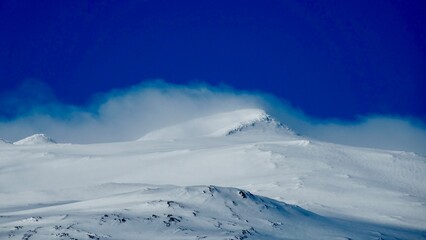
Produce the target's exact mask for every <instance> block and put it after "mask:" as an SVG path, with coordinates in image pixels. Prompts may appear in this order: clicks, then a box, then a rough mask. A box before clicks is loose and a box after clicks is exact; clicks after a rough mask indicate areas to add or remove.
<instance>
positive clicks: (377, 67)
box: [0, 0, 426, 121]
mask: <svg viewBox="0 0 426 240" xmlns="http://www.w3.org/2000/svg"><path fill="white" fill-rule="evenodd" d="M425 13H426V6H425V3H424V1H423V0H418V1H402V0H401V1H396V0H393V1H389V0H374V1H371V0H368V1H366V0H354V1H349V0H347V1H338V0H336V1H332V0H325V1H296V0H276V1H273V0H266V1H200V0H197V1H171V0H169V1H163V0H147V1H121V0H117V1H112V0H110V1H75V0H73V1H53V0H51V1H44V0H37V1H32V0H31V1H30V0H28V1H23V0H18V1H16V0H0V94H1V95H3V98H1V96H0V100H1V99H3V100H2V101H0V104H3V106H0V116H3V117H4V116H7V117H13V116H14V115H16V114H18V112H17V111H15V109H19V106H13V104H10V102H9V103H5V102H7V101H5V98H9V97H10V96H11V94H10V92H11V91H13V90H14V89H17V88H19V86H20V85H22V84H23V83H24V82H25V81H26V80H28V79H36V80H38V81H42V82H45V83H46V84H47V85H49V86H50V87H51V88H52V91H53V93H52V94H54V95H56V98H57V99H58V100H59V101H61V102H64V103H67V104H75V105H84V104H86V103H88V102H89V101H90V98H91V96H92V95H93V94H94V93H97V92H105V91H108V90H111V89H113V88H123V87H128V86H130V85H134V84H137V83H139V82H141V81H144V80H146V79H154V78H161V79H164V80H166V81H168V82H172V83H179V84H186V83H190V82H194V81H201V82H207V83H209V84H213V85H218V84H226V85H229V86H232V87H234V88H236V89H239V90H258V91H264V92H268V93H272V94H274V95H276V96H278V97H280V98H283V99H286V100H288V101H289V102H290V103H292V104H293V105H294V106H296V107H299V108H301V109H302V110H303V111H305V112H306V113H308V114H310V115H313V116H315V117H319V118H340V119H353V118H354V117H356V116H357V115H368V114H386V115H400V116H415V117H418V118H422V119H423V120H424V121H426V91H425V90H426V86H425V85H426V84H425V83H426V29H425V26H426V14H425ZM5 96H7V97H5ZM17 102H19V101H17Z"/></svg>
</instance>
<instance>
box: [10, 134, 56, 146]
mask: <svg viewBox="0 0 426 240" xmlns="http://www.w3.org/2000/svg"><path fill="white" fill-rule="evenodd" d="M55 143H56V142H55V141H54V140H53V139H51V138H49V137H48V136H46V135H44V134H34V135H32V136H29V137H26V138H24V139H21V140H19V141H16V142H14V143H13V144H16V145H39V144H55Z"/></svg>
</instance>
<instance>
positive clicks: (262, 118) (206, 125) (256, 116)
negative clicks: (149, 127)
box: [139, 109, 294, 140]
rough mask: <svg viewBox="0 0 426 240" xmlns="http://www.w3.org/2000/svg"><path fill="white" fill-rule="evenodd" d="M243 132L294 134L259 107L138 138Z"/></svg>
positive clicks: (220, 134) (226, 113) (228, 134)
mask: <svg viewBox="0 0 426 240" xmlns="http://www.w3.org/2000/svg"><path fill="white" fill-rule="evenodd" d="M246 132H262V133H265V132H269V133H272V132H274V133H276V132H281V133H285V135H294V133H293V132H292V131H290V130H289V129H288V128H287V127H285V126H284V125H282V124H281V123H279V122H277V121H276V120H274V119H273V118H272V117H271V116H269V115H268V114H266V113H265V111H263V110H261V109H242V110H236V111H232V112H225V113H219V114H214V115H210V116H206V117H201V118H196V119H193V120H190V121H187V122H184V123H181V124H177V125H173V126H170V127H166V128H163V129H159V130H156V131H153V132H150V133H148V134H146V135H145V136H143V137H142V138H140V139H139V140H160V139H184V138H200V137H221V136H230V135H238V134H243V133H246Z"/></svg>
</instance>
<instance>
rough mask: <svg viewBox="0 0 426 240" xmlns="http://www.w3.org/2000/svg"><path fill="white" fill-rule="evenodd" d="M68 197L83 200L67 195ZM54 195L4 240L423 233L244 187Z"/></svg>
mask: <svg viewBox="0 0 426 240" xmlns="http://www.w3.org/2000/svg"><path fill="white" fill-rule="evenodd" d="M69 191H73V192H74V194H76V193H77V192H78V193H79V194H78V196H81V195H85V198H84V199H78V198H76V197H75V195H74V196H73V197H70V196H69ZM50 194H52V193H50ZM54 196H55V197H56V198H58V199H61V200H62V202H57V203H52V204H50V205H44V206H32V207H24V208H22V209H16V210H15V211H12V212H8V213H6V214H4V215H3V216H2V218H0V238H2V239H6V238H9V239H50V238H52V239H246V238H251V239H265V240H267V239H283V238H285V239H324V238H328V237H331V238H335V239H380V237H384V238H386V236H393V237H398V238H406V239H407V238H410V239H415V238H418V236H419V235H420V234H421V232H420V231H413V230H402V229H394V228H389V227H383V226H374V225H371V224H363V223H359V222H354V221H344V220H338V219H332V218H326V217H323V216H319V215H317V214H314V213H312V212H309V211H306V210H304V209H302V208H300V207H297V206H294V205H288V204H285V203H282V202H278V201H275V200H272V199H269V198H265V197H260V196H256V195H253V194H251V193H250V192H247V191H244V190H241V189H235V188H223V187H217V186H211V185H210V186H191V187H176V186H156V185H142V184H103V185H100V186H93V187H88V188H84V189H77V190H75V189H74V190H73V189H68V190H67V192H65V193H63V192H58V191H56V192H55V195H54ZM65 199H66V200H65ZM48 200H50V201H51V200H52V199H51V198H49V199H48ZM64 200H65V201H64Z"/></svg>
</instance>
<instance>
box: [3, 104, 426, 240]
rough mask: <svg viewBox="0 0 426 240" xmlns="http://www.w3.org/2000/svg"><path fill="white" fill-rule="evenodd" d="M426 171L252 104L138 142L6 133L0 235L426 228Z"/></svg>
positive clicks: (390, 234) (420, 233)
mask: <svg viewBox="0 0 426 240" xmlns="http://www.w3.org/2000/svg"><path fill="white" fill-rule="evenodd" d="M171 139H172V140H173V141H170V140H171ZM425 176H426V158H425V157H424V156H419V155H417V154H415V153H407V152H399V151H386V150H378V149H366V148H356V147H349V146H343V145H336V144H330V143H324V142H319V141H315V140H312V139H308V138H306V137H302V136H297V135H295V134H293V133H292V132H291V131H290V130H288V129H287V128H285V127H283V125H282V124H279V123H278V122H277V121H275V120H273V118H272V117H270V116H268V115H267V114H265V113H264V112H263V111H261V110H256V109H247V110H241V111H235V112H228V113H223V114H216V115H213V116H209V117H204V118H199V119H194V120H191V121H189V122H186V123H182V124H179V125H175V126H171V127H168V128H164V129H160V130H158V131H154V132H151V133H149V134H147V135H146V136H144V137H143V138H142V141H134V142H122V143H105V144H89V145H60V144H59V145H56V144H41V145H34V146H27V145H12V144H0V239H8V238H10V239H246V238H247V239H425V238H426V225H425V223H426V185H425V184H424V179H425ZM147 184H148V185H147ZM172 185H173V186H172ZM179 186H181V187H179ZM219 186H222V187H219ZM242 189H244V190H242ZM248 191H250V192H248ZM289 204H291V205H289Z"/></svg>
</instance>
